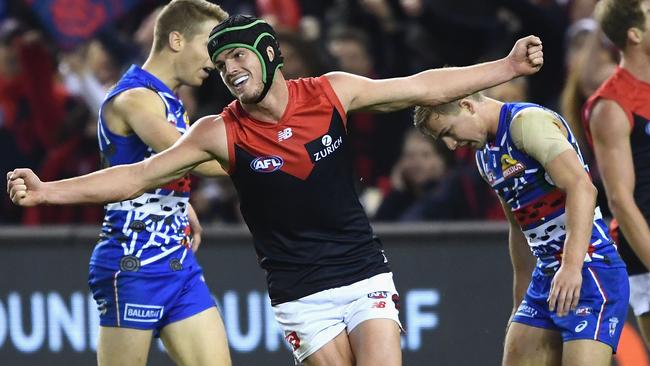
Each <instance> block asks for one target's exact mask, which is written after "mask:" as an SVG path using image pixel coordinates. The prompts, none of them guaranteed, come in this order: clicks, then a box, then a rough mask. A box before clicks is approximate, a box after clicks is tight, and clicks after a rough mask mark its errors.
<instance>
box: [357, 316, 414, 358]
mask: <svg viewBox="0 0 650 366" xmlns="http://www.w3.org/2000/svg"><path fill="white" fill-rule="evenodd" d="M400 333H401V329H400V326H399V324H398V323H397V322H395V321H394V320H392V319H369V320H366V321H364V322H362V323H361V324H359V325H357V326H356V327H355V328H354V329H353V330H352V331H351V332H350V334H349V337H350V345H351V346H352V353H353V354H354V355H355V357H356V360H357V363H356V365H357V366H372V365H385V366H399V365H401V364H402V348H401V339H400Z"/></svg>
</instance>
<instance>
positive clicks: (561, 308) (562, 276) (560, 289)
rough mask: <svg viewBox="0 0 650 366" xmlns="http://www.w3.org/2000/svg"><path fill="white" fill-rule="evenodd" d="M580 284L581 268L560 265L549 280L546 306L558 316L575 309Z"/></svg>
mask: <svg viewBox="0 0 650 366" xmlns="http://www.w3.org/2000/svg"><path fill="white" fill-rule="evenodd" d="M581 286H582V268H581V267H580V268H578V267H573V266H564V264H563V265H561V266H560V269H558V271H557V272H556V273H555V276H554V277H553V281H551V291H550V292H549V295H548V307H549V309H550V310H551V311H556V308H557V311H556V313H557V315H558V316H565V315H568V314H569V311H575V309H576V306H578V301H579V300H580V287H581Z"/></svg>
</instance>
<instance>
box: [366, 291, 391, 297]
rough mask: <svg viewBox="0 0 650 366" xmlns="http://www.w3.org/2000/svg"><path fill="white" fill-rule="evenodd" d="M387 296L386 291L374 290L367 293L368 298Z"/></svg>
mask: <svg viewBox="0 0 650 366" xmlns="http://www.w3.org/2000/svg"><path fill="white" fill-rule="evenodd" d="M387 297H388V291H375V292H371V293H369V294H368V298H369V299H385V298H387Z"/></svg>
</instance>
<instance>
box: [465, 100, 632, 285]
mask: <svg viewBox="0 0 650 366" xmlns="http://www.w3.org/2000/svg"><path fill="white" fill-rule="evenodd" d="M531 107H536V108H544V107H541V106H538V105H535V104H529V103H512V104H510V103H508V104H504V106H503V108H502V109H501V115H500V118H499V126H498V130H497V135H496V138H495V142H494V143H490V144H488V145H486V146H485V148H483V150H480V151H477V152H476V163H477V165H478V169H479V172H480V173H481V175H482V176H483V178H484V179H485V180H486V181H487V182H488V183H489V184H490V186H491V187H492V188H493V189H494V190H495V192H496V193H497V194H498V195H499V196H500V197H501V198H502V199H503V200H504V201H505V202H506V203H507V205H508V206H509V207H510V209H511V210H512V213H513V215H514V217H515V219H516V221H517V222H518V224H519V226H520V227H521V230H522V231H523V233H524V235H525V236H526V239H527V241H528V244H529V246H530V249H531V251H532V252H533V254H534V255H535V257H537V268H538V269H539V270H541V271H542V272H544V273H546V274H551V273H554V271H556V270H557V269H558V268H559V266H560V264H561V261H562V253H563V248H564V240H565V239H566V230H565V225H566V214H565V194H564V192H562V191H561V190H560V189H559V188H557V187H556V186H555V185H554V184H553V182H552V180H551V178H550V176H549V175H548V174H547V173H546V171H545V170H544V167H543V166H542V165H541V164H540V163H539V162H537V161H536V160H535V159H533V158H532V157H530V156H529V155H527V154H526V153H524V152H522V151H521V150H519V149H518V148H517V147H516V146H515V144H514V142H513V140H512V137H511V136H510V123H511V122H512V119H513V118H514V116H515V115H516V114H517V113H518V112H520V111H521V110H523V109H525V108H531ZM544 109H545V108H544ZM546 110H547V111H549V112H551V113H553V114H555V116H556V117H557V118H558V119H559V120H560V121H562V123H563V125H564V127H565V128H566V130H567V131H568V132H569V136H568V140H569V142H570V143H571V145H572V146H573V148H574V149H575V150H576V153H577V154H578V157H579V158H580V161H581V162H583V158H582V155H581V153H580V149H579V148H578V144H577V142H576V139H575V138H574V136H573V133H572V132H571V129H570V128H569V126H568V124H567V123H566V121H564V119H563V118H562V117H561V116H560V115H558V114H557V113H555V112H553V111H550V110H548V109H546ZM583 165H584V168H585V170H587V171H589V169H588V167H587V166H586V165H585V164H584V162H583ZM584 265H585V267H598V266H610V265H611V266H624V264H623V263H622V261H621V259H620V257H619V256H618V253H617V252H616V247H615V246H614V245H613V242H612V240H611V239H610V237H609V234H608V232H607V225H606V224H605V222H604V221H603V219H602V215H601V213H600V209H599V208H598V207H596V209H595V211H594V219H593V227H592V231H591V240H590V245H589V248H588V250H587V253H586V254H585V259H584Z"/></svg>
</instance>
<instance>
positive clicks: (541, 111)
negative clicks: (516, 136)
mask: <svg viewBox="0 0 650 366" xmlns="http://www.w3.org/2000/svg"><path fill="white" fill-rule="evenodd" d="M512 119H513V121H538V120H556V119H557V115H556V114H555V113H553V112H552V111H551V110H549V109H546V108H544V107H542V106H538V105H533V106H530V107H527V108H522V109H520V110H519V111H517V113H515V115H514V116H513V117H512Z"/></svg>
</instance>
